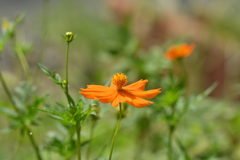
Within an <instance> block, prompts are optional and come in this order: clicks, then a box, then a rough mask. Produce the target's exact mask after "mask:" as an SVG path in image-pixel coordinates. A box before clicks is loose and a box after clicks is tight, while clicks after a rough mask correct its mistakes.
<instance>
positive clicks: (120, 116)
mask: <svg viewBox="0 0 240 160" xmlns="http://www.w3.org/2000/svg"><path fill="white" fill-rule="evenodd" d="M119 108H120V115H119V118H118V124H117V128H116V130H115V133H114V136H113V140H112V146H111V151H110V155H109V160H111V159H112V152H113V146H114V142H115V138H116V136H117V133H118V129H119V126H120V123H121V118H122V104H121V103H119Z"/></svg>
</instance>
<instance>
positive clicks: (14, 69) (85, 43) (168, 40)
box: [0, 0, 240, 160]
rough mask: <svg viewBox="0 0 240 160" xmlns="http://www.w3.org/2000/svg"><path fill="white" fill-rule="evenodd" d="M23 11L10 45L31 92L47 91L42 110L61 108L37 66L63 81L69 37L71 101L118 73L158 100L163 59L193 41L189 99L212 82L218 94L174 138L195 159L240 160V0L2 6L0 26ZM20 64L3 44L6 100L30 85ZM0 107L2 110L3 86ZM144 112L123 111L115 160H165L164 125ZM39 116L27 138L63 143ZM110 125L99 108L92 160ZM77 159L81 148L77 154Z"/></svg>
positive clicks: (3, 147) (9, 141) (8, 148)
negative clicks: (16, 47)
mask: <svg viewBox="0 0 240 160" xmlns="http://www.w3.org/2000/svg"><path fill="white" fill-rule="evenodd" d="M22 12H25V13H26V16H25V19H24V20H23V22H22V23H21V24H20V25H19V26H18V27H17V29H16V33H15V37H16V39H17V41H19V42H21V44H22V45H23V46H24V47H25V48H26V50H27V51H26V58H27V62H28V64H29V66H30V69H31V75H32V77H33V84H34V85H35V86H36V87H37V93H36V94H37V95H43V94H45V93H49V97H48V99H47V102H49V103H54V102H55V101H60V102H62V103H66V101H65V98H64V94H63V93H62V92H61V88H59V87H57V86H56V85H54V83H52V82H51V80H49V79H48V78H47V77H46V76H45V75H44V74H43V73H42V72H41V71H40V69H39V68H38V65H37V63H41V64H43V65H45V66H47V67H48V68H49V69H50V70H51V71H53V70H56V72H57V73H59V74H60V75H62V77H64V74H65V52H66V42H65V40H64V39H63V38H62V35H64V34H65V33H66V32H68V31H71V32H73V34H74V35H77V38H76V39H75V40H74V41H73V42H72V43H71V44H70V54H69V83H70V88H69V90H70V93H71V94H72V95H73V97H74V99H78V98H79V97H80V94H78V92H79V90H80V88H86V85H87V84H99V85H105V84H106V83H107V82H108V81H109V80H110V79H111V77H112V75H113V74H115V73H117V72H123V73H125V74H126V75H127V77H128V82H129V83H132V82H135V81H137V80H139V79H148V81H149V82H148V83H147V86H146V89H152V88H162V93H164V89H165V87H164V84H165V83H166V82H165V81H166V79H165V78H164V77H166V75H167V74H168V72H167V69H168V68H170V67H171V66H172V65H173V63H172V62H170V61H169V60H167V59H165V58H164V53H165V52H166V51H167V49H168V47H170V46H171V45H174V44H179V43H182V42H186V43H188V44H189V43H191V42H193V43H195V45H196V48H195V50H194V51H193V53H192V54H191V55H190V56H189V57H187V58H185V59H184V66H185V69H186V72H187V75H188V83H187V87H186V92H187V95H190V94H191V93H196V94H198V93H201V92H203V91H204V90H206V89H207V88H208V87H209V86H210V85H211V84H213V83H214V82H217V83H218V86H217V87H216V89H215V90H214V91H213V92H212V93H211V94H210V96H209V97H208V98H206V99H204V100H203V101H202V102H201V103H199V104H198V105H197V106H196V107H195V108H193V109H191V110H189V112H188V113H187V114H186V115H185V116H184V118H183V119H182V121H181V123H180V126H179V128H178V131H177V133H176V135H177V136H178V137H179V138H180V139H181V140H182V142H183V143H184V145H185V147H186V148H187V150H188V152H189V154H190V155H191V156H192V157H194V159H199V160H239V159H240V152H239V151H240V137H239V135H240V109H239V107H240V105H239V100H240V82H239V79H240V70H239V69H240V54H239V51H240V45H239V42H240V16H239V15H240V1H238V0H228V1H225V0H201V1H200V0H198V1H191V0H164V1H162V0H150V1H139V0H131V1H129V0H103V1H95V0H88V1H84V0H78V1H77V0H69V1H63V0H42V1H40V0H22V1H21V2H19V1H17V0H8V1H7V0H5V1H4V0H0V19H5V18H7V19H9V20H10V21H13V20H14V18H15V17H16V15H17V14H19V13H22ZM19 66H21V65H20V62H19V61H18V59H17V56H16V55H15V54H14V51H13V49H11V43H10V42H9V43H7V45H6V46H5V47H4V50H3V52H2V55H1V61H0V68H1V70H2V73H3V74H4V76H5V78H6V80H7V83H8V85H9V88H10V90H12V92H14V91H13V90H14V87H15V86H18V85H19V83H20V82H21V81H24V80H26V78H27V77H26V76H25V74H24V71H23V70H22V68H21V67H19ZM156 101H157V97H156ZM0 103H1V104H5V103H8V100H7V96H6V95H5V93H4V92H3V89H2V86H0ZM43 107H44V106H42V108H43ZM151 107H152V105H151V106H147V107H146V108H144V109H137V108H134V107H132V106H129V108H128V109H129V111H128V114H127V116H126V117H125V118H124V119H123V121H122V124H121V127H120V131H119V133H118V137H117V140H116V143H115V144H117V145H116V146H115V149H114V152H115V155H114V156H115V157H114V159H116V160H118V159H119V160H120V159H126V157H128V158H127V159H137V160H138V159H139V160H140V159H143V160H146V159H151V160H158V159H161V160H162V159H163V160H164V159H167V158H166V140H167V132H168V131H167V128H166V124H165V123H164V121H163V120H162V119H161V116H160V115H159V117H158V116H154V117H152V114H151V113H152V112H154V111H153V109H151ZM38 117H39V118H40V119H41V124H40V127H36V128H34V132H33V134H36V139H37V141H38V143H39V144H40V145H41V146H42V148H44V146H45V144H46V141H47V140H48V138H49V137H51V135H52V133H53V132H60V133H61V134H63V136H64V131H63V129H62V128H61V127H60V125H59V124H58V122H57V121H55V120H53V119H52V118H50V117H49V116H48V115H47V114H44V113H40V112H39V114H38ZM0 121H1V123H0V128H1V129H3V128H5V127H6V126H7V125H8V123H9V121H8V119H7V118H6V116H4V115H3V114H1V115H0ZM89 123H90V122H89V121H86V123H85V124H84V129H83V132H82V137H83V139H88V135H89ZM116 123H117V119H116V110H115V108H113V107H111V106H110V104H104V105H102V104H101V105H100V119H99V120H98V124H97V125H96V128H95V132H94V138H93V146H92V151H93V152H92V155H91V156H92V157H95V156H97V155H98V154H99V153H100V152H101V150H102V148H104V147H105V146H107V147H105V149H104V151H103V152H101V153H102V157H105V158H106V157H107V155H108V153H109V149H110V145H109V144H108V143H107V142H106V139H109V141H110V140H111V134H109V133H112V132H113V130H114V128H115V125H116ZM61 129H62V130H61ZM59 130H60V131H59ZM19 137H20V135H19V133H18V132H16V131H15V132H14V131H12V132H7V133H3V134H1V135H0V159H10V158H11V157H12V155H11V154H12V153H13V152H15V150H16V149H17V145H18V142H19ZM139 146H140V147H139ZM31 150H32V148H31V147H30V145H29V140H28V139H27V138H24V141H23V144H22V147H21V149H20V151H19V153H18V158H17V159H24V160H25V159H34V154H33V153H32V152H31ZM42 152H43V154H44V157H46V159H61V156H60V155H59V154H58V153H56V152H54V151H53V152H51V153H49V152H47V151H45V150H44V149H42ZM84 152H86V147H84V146H83V155H84Z"/></svg>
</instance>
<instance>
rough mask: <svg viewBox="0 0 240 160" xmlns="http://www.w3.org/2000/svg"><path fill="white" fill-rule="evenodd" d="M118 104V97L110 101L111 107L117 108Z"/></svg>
mask: <svg viewBox="0 0 240 160" xmlns="http://www.w3.org/2000/svg"><path fill="white" fill-rule="evenodd" d="M118 103H119V100H118V95H117V96H116V97H115V99H114V100H113V101H112V103H111V105H112V106H113V107H117V106H118Z"/></svg>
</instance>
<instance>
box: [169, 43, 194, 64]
mask: <svg viewBox="0 0 240 160" xmlns="http://www.w3.org/2000/svg"><path fill="white" fill-rule="evenodd" d="M194 48H195V44H194V43H191V44H190V45H188V44H186V43H183V44H181V45H177V46H172V47H170V48H169V50H168V52H167V53H165V57H166V58H167V59H170V60H176V59H179V58H183V57H188V56H189V55H190V54H191V53H192V51H193V50H194Z"/></svg>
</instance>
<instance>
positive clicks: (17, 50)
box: [15, 46, 32, 81]
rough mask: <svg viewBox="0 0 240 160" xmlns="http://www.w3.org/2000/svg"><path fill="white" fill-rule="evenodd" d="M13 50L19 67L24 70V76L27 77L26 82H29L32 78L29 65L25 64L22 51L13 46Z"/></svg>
mask: <svg viewBox="0 0 240 160" xmlns="http://www.w3.org/2000/svg"><path fill="white" fill-rule="evenodd" d="M15 50H16V53H17V55H18V58H19V60H20V62H21V65H22V67H23V70H24V72H25V74H26V75H27V79H28V81H31V80H32V77H31V73H30V69H29V65H28V63H27V60H26V57H25V56H24V53H23V51H22V49H21V48H20V47H19V46H15Z"/></svg>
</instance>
